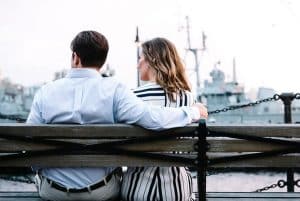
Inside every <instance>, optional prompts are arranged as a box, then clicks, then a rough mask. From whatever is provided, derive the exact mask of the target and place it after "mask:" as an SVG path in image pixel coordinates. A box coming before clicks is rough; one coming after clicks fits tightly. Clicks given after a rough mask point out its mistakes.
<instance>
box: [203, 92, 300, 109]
mask: <svg viewBox="0 0 300 201" xmlns="http://www.w3.org/2000/svg"><path fill="white" fill-rule="evenodd" d="M298 96H300V94H298ZM298 96H297V97H298ZM295 97H296V95H295ZM297 97H296V98H297ZM299 98H300V97H299ZM279 99H280V95H278V94H275V95H274V96H273V97H269V98H265V99H262V100H257V101H255V102H250V103H247V104H242V105H231V106H228V107H225V108H223V109H219V110H214V111H209V112H208V114H217V113H220V112H227V111H230V110H237V109H241V108H245V107H253V106H256V105H258V104H261V103H266V102H270V101H277V100H279Z"/></svg>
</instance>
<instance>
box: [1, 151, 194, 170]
mask: <svg viewBox="0 0 300 201" xmlns="http://www.w3.org/2000/svg"><path fill="white" fill-rule="evenodd" d="M186 157H190V158H195V157H196V156H195V155H192V154H190V155H189V156H186ZM32 165H35V166H44V167H71V166H73V167H99V166H107V167H111V166H132V167H136V166H162V167H163V166H187V164H185V163H184V162H168V161H166V160H158V159H149V158H147V159H145V158H138V157H133V156H122V155H58V156H47V157H43V156H39V157H30V158H28V157H23V158H22V159H10V160H6V161H5V162H2V161H0V167H30V166H32Z"/></svg>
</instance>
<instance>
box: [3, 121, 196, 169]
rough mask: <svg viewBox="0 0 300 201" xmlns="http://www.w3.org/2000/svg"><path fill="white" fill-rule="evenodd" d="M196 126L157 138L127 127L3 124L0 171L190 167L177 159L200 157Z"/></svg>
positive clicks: (188, 162)
mask: <svg viewBox="0 0 300 201" xmlns="http://www.w3.org/2000/svg"><path fill="white" fill-rule="evenodd" d="M197 126H198V125H197V124H193V125H190V126H187V127H184V128H177V129H170V130H167V131H164V132H154V131H149V130H146V129H143V128H140V127H137V126H131V125H126V124H101V125H100V124H99V125H66V124H61V125H27V124H1V125H0V154H2V156H0V167H29V166H45V167H65V166H67V167H70V166H76V167H83V166H85V167H87V166H89V167H96V166H174V165H176V166H186V165H189V166H190V165H191V163H192V161H191V160H181V159H180V158H178V156H180V157H184V156H187V157H184V158H187V159H188V158H193V157H195V155H196V153H195V151H194V144H195V143H196V142H197V138H193V136H194V131H195V129H197ZM8 153H9V155H6V154H8ZM157 153H160V154H163V156H157V155H156V154H157ZM178 153H181V154H180V155H178ZM4 155H6V156H4ZM169 155H170V156H174V160H173V159H168V158H169V157H167V156H169Z"/></svg>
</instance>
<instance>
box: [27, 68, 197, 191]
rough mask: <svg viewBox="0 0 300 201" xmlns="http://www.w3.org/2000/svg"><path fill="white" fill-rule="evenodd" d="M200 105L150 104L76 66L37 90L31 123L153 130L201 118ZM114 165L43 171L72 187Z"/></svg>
mask: <svg viewBox="0 0 300 201" xmlns="http://www.w3.org/2000/svg"><path fill="white" fill-rule="evenodd" d="M198 117H199V112H198V110H197V109H196V108H190V107H182V108H168V107H157V106H156V107H155V106H149V105H147V104H145V103H144V102H143V101H141V100H140V99H139V98H137V97H136V96H135V95H134V94H133V93H132V91H130V90H129V89H128V88H126V87H125V85H123V84H121V83H120V82H118V81H116V80H115V79H114V78H103V77H102V76H101V75H100V74H99V72H98V71H96V70H94V69H89V68H79V69H75V68H72V69H71V70H70V72H69V73H68V74H67V76H66V77H65V78H63V79H60V80H56V81H53V82H51V83H48V84H46V85H44V86H43V87H41V89H40V90H39V91H38V92H37V93H36V95H35V97H34V100H33V103H32V108H31V111H30V114H29V116H28V119H27V123H30V124H55V123H70V124H100V123H128V124H136V125H140V126H142V127H145V128H148V129H152V130H162V129H167V128H173V127H182V126H185V125H187V124H188V123H191V121H192V119H198ZM111 170H112V168H104V167H103V168H101V167H100V168H45V169H42V170H41V171H40V172H41V174H42V175H44V176H46V177H48V178H49V179H51V180H53V181H56V182H58V183H61V184H62V185H64V186H66V187H68V188H83V187H86V186H89V185H91V184H94V183H97V182H99V181H100V180H102V178H103V177H104V176H105V175H107V174H108V173H109V172H111Z"/></svg>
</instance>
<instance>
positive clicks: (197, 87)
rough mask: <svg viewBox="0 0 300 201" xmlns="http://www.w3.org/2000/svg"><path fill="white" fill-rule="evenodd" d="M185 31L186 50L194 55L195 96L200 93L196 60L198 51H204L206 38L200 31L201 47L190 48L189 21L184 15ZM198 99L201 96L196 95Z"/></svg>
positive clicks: (197, 61)
mask: <svg viewBox="0 0 300 201" xmlns="http://www.w3.org/2000/svg"><path fill="white" fill-rule="evenodd" d="M185 19H186V32H187V46H188V47H187V49H186V51H190V52H192V53H193V55H194V59H195V68H194V71H195V72H196V93H197V96H198V94H200V75H199V60H198V51H200V50H201V51H204V50H205V49H206V44H205V40H206V35H205V34H204V32H202V49H199V48H192V47H191V39H190V23H189V17H188V16H186V17H185ZM197 99H198V100H200V99H201V96H198V97H197Z"/></svg>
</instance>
